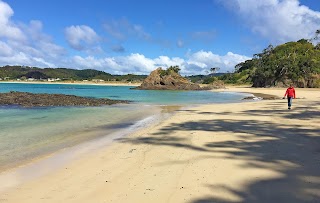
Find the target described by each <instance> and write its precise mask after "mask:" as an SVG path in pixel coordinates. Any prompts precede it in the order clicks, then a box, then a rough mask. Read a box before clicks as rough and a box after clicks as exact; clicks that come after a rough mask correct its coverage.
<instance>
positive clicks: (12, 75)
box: [0, 66, 147, 82]
mask: <svg viewBox="0 0 320 203" xmlns="http://www.w3.org/2000/svg"><path fill="white" fill-rule="evenodd" d="M146 77H147V76H146V75H134V74H127V75H111V74H109V73H106V72H103V71H99V70H94V69H85V70H77V69H69V68H38V67H29V66H3V67H0V80H17V79H18V80H27V79H33V80H48V79H58V80H64V81H68V80H77V81H80V80H98V81H100V80H101V81H125V82H134V81H138V82H141V81H142V80H143V79H145V78H146Z"/></svg>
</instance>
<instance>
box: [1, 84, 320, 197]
mask: <svg viewBox="0 0 320 203" xmlns="http://www.w3.org/2000/svg"><path fill="white" fill-rule="evenodd" d="M225 91H237V92H252V93H265V94H272V95H276V96H279V97H282V96H283V94H284V91H285V89H252V88H236V87H233V88H229V89H227V90H225ZM296 92H297V97H299V98H303V99H296V100H293V108H292V110H288V109H287V106H286V100H268V101H256V102H246V103H234V104H212V105H203V106H199V107H193V108H191V109H187V110H179V111H177V112H176V113H175V115H173V116H172V117H170V118H168V119H167V120H165V121H163V122H161V123H158V124H156V125H153V126H151V127H148V128H146V129H143V130H141V131H139V132H136V133H134V134H132V135H130V136H128V137H125V138H122V139H121V140H118V141H117V142H115V143H113V144H112V145H111V146H110V147H107V148H105V149H102V150H100V151H96V152H94V153H90V154H87V155H86V156H82V157H81V159H78V160H75V161H72V162H71V163H69V164H67V165H65V166H64V167H63V168H60V169H56V170H54V171H53V172H51V173H49V174H47V175H45V176H43V177H39V178H35V179H33V180H31V181H26V182H24V183H23V184H20V185H18V186H16V187H14V188H11V189H10V190H7V191H4V192H2V193H1V194H0V202H32V203H36V202H41V203H42V202H77V203H79V202H139V203H140V202H174V203H177V202H190V203H191V202H192V203H204V202H224V203H231V202H320V124H319V123H320V113H319V112H320V90H319V89H296ZM34 173H37V170H35V171H34ZM16 178H17V177H16ZM0 184H1V183H0Z"/></svg>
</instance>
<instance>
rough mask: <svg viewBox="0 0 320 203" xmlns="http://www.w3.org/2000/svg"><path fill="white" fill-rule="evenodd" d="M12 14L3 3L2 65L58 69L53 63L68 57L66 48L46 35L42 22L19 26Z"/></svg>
mask: <svg viewBox="0 0 320 203" xmlns="http://www.w3.org/2000/svg"><path fill="white" fill-rule="evenodd" d="M13 14H14V12H13V10H12V8H11V7H10V6H9V5H8V4H7V3H5V2H3V1H1V0H0V65H29V66H39V67H56V66H55V64H54V63H53V62H54V61H57V60H58V61H59V59H61V57H62V56H64V55H65V49H64V48H63V47H61V46H59V45H57V44H55V43H53V42H52V39H51V37H50V36H49V35H47V34H44V33H43V31H42V28H43V26H42V22H41V21H36V20H33V21H30V23H29V24H24V23H21V22H18V23H16V22H14V21H13V20H12V19H11V17H12V16H13Z"/></svg>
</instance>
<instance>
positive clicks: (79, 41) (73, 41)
mask: <svg viewBox="0 0 320 203" xmlns="http://www.w3.org/2000/svg"><path fill="white" fill-rule="evenodd" d="M65 37H66V39H67V42H68V43H69V45H70V46H71V47H72V48H73V49H76V50H79V51H81V50H86V49H89V47H91V46H92V45H95V44H96V43H97V42H99V40H100V37H99V36H98V35H97V33H96V32H95V31H94V30H93V29H92V28H91V27H89V26H87V25H77V26H74V25H72V26H70V27H67V28H65Z"/></svg>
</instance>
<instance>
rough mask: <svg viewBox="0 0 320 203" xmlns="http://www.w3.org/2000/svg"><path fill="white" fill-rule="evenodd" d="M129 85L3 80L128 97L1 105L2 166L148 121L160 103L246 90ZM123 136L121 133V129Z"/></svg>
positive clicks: (221, 98) (219, 97) (7, 87)
mask: <svg viewBox="0 0 320 203" xmlns="http://www.w3.org/2000/svg"><path fill="white" fill-rule="evenodd" d="M130 88H132V87H130V86H100V85H73V84H70V85H69V84H25V83H0V92H9V91H22V92H32V93H59V94H71V95H77V96H86V97H96V98H110V99H123V100H130V101H131V103H130V104H122V105H112V106H103V107H48V108H42V107H41V108H21V107H18V106H0V172H1V171H3V170H5V169H8V168H11V167H14V166H17V165H20V164H23V163H26V162H28V161H30V160H32V159H34V158H37V157H39V156H43V155H46V154H50V153H53V152H55V151H58V150H61V149H64V148H68V147H71V146H75V145H77V144H80V143H84V142H86V141H89V140H93V139H99V138H103V137H107V136H110V135H112V134H115V133H118V134H119V132H122V131H125V130H126V129H129V128H130V129H132V130H134V129H135V128H138V127H141V125H146V123H147V122H149V121H150V122H151V121H153V120H158V118H160V117H161V115H162V114H161V111H162V108H163V107H162V106H170V105H180V106H188V105H197V104H207V103H221V102H223V103H228V102H238V101H240V100H241V99H242V98H243V97H244V95H243V94H237V93H223V92H222V93H218V92H209V91H151V90H132V89H130ZM119 135H120V136H121V133H120V134H119Z"/></svg>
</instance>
